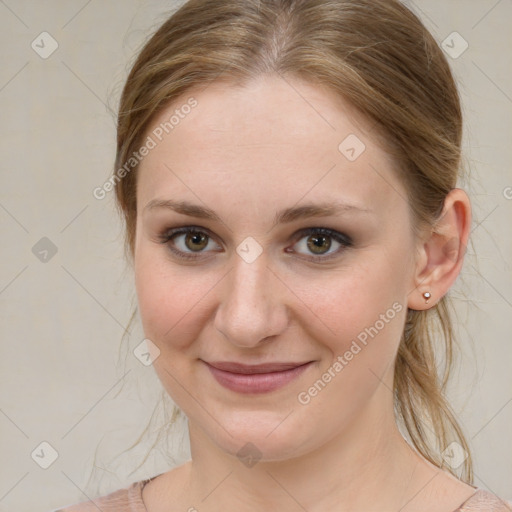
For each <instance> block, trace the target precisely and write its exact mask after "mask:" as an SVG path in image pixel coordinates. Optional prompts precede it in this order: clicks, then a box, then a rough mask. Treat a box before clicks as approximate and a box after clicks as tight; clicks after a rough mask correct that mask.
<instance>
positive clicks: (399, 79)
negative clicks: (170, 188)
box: [115, 0, 473, 483]
mask: <svg viewBox="0 0 512 512" xmlns="http://www.w3.org/2000/svg"><path fill="white" fill-rule="evenodd" d="M264 73H276V74H279V75H281V76H283V77H290V78H293V77H297V78H300V79H305V80H308V81H309V82H310V83H313V84H318V85H321V86H325V87H328V88H329V89H330V90H332V91H334V92H335V93H336V94H339V96H340V97H342V98H343V99H345V100H346V101H347V102H348V103H350V104H352V105H353V106H354V107H356V108H357V109H358V110H359V111H360V112H361V113H362V114H363V115H365V116H366V118H367V119H369V120H371V122H372V123H373V128H372V131H373V132H374V135H375V138H376V139H378V140H379V141H380V143H381V144H382V147H383V148H385V149H386V150H387V151H388V152H389V153H390V154H391V155H392V156H393V157H394V161H395V162H396V172H397V173H398V175H399V176H400V178H401V179H402V180H403V182H404V184H405V186H406V189H407V192H408V203H409V207H410V210H411V213H412V218H413V229H414V231H415V233H416V234H418V235H419V233H420V228H422V227H424V226H435V222H436V220H438V218H439V215H440V213H441V211H442V208H443V205H444V199H445V197H446V195H447V194H448V192H449V191H450V190H451V189H452V188H454V187H455V186H456V182H457V179H458V177H459V172H462V170H463V169H462V165H461V138H462V113H461V107H460V100H459V95H458V91H457V87H456V84H455V82H454V79H453V76H452V73H451V70H450V67H449V64H448V62H447V60H446V58H445V56H444V54H443V52H442V51H441V50H440V48H439V47H438V45H437V43H436V41H435V40H434V38H433V37H432V35H431V34H430V33H429V31H428V30H427V29H426V28H425V26H424V25H423V24H422V22H421V21H420V20H419V19H418V17H417V16H416V15H415V14H414V13H412V12H411V11H410V10H409V9H407V8H406V7H405V6H404V5H402V4H401V3H400V2H399V1H398V0H261V1H259V2H258V1H254V0H252V1H251V0H189V1H188V2H186V3H185V4H184V5H183V6H181V7H180V8H179V9H178V10H177V11H176V12H175V13H174V14H173V15H172V16H171V17H170V18H169V19H168V20H167V21H165V23H164V24H163V25H162V26H161V27H160V28H159V29H158V30H157V31H156V33H155V34H154V35H153V36H152V37H151V38H150V39H149V40H148V41H147V42H146V44H145V45H144V47H143V48H142V51H141V52H140V53H139V55H138V57H137V59H136V62H135V63H134V65H133V67H132V69H131V71H130V73H129V76H128V78H127V80H126V84H125V86H124V89H123V92H122V97H121V101H120V106H119V115H118V124H117V155H116V161H115V168H116V169H120V168H122V167H123V165H125V163H126V162H127V161H128V160H129V159H130V156H131V155H132V153H133V152H134V151H136V150H137V149H139V147H140V146H141V145H142V144H143V141H144V138H145V137H146V136H147V130H148V129H149V126H150V123H151V121H152V120H153V119H154V117H155V116H156V114H157V113H159V112H161V110H162V109H164V108H165V107H167V106H168V105H169V104H170V103H171V102H174V101H176V100H177V99H178V97H181V96H182V95H183V94H184V93H185V92H186V91H187V90H189V89H191V88H192V87H195V86H200V85H204V86H206V85H207V84H209V83H211V82H213V81H215V80H219V79H220V78H219V77H220V75H221V74H222V79H223V80H224V79H226V80H229V81H231V82H232V83H233V84H235V83H237V84H243V83H244V82H246V81H249V80H251V78H255V77H257V76H259V75H262V74H264ZM340 142H341V141H340ZM136 185H137V166H134V167H133V170H131V171H130V172H128V173H125V176H124V177H123V178H122V179H118V180H116V186H115V191H116V199H117V204H118V207H119V210H120V212H121V214H122V216H123V218H124V221H125V224H126V238H125V242H126V245H125V249H126V253H127V255H128V257H129V259H132V258H133V252H134V240H135V226H136V222H135V221H136V216H137V207H136ZM450 309H451V305H450V302H449V300H448V297H447V296H444V297H443V298H442V299H441V300H440V301H439V302H438V303H437V304H436V305H435V306H433V307H432V308H431V309H429V310H426V311H414V310H408V312H407V318H406V323H405V326H404V331H403V335H402V339H401V342H400V346H399V349H398V354H397V358H396V362H395V373H394V395H395V413H396V416H397V419H398V420H400V421H401V422H402V424H403V425H402V426H403V427H405V432H404V433H405V434H407V435H408V436H409V438H410V441H411V442H412V444H413V446H414V447H415V448H416V449H417V450H418V451H419V452H420V453H421V454H422V455H423V456H424V457H425V458H426V459H428V460H429V461H431V462H432V463H434V464H435V465H437V466H438V467H440V468H445V467H447V469H448V470H449V471H450V472H451V473H453V474H456V473H455V469H454V468H451V467H449V466H446V464H445V462H444V460H443V457H442V454H441V452H442V450H443V449H444V448H446V447H447V446H448V445H449V444H450V443H451V442H452V441H457V442H458V443H459V444H460V445H461V446H462V448H463V449H464V450H465V451H466V452H467V453H468V457H467V458H466V460H465V461H464V465H463V474H462V476H461V477H462V478H463V479H464V480H465V481H466V482H468V483H472V481H473V471H472V461H471V456H470V455H469V453H470V450H469V447H468V444H467V442H466V440H465V438H464V434H463V433H462V431H461V428H460V427H459V425H458V423H457V420H456V418H455V416H454V414H453V412H452V410H451V408H450V406H449V404H448V402H447V400H446V398H445V387H446V384H447V379H448V376H449V374H450V369H451V366H452V355H453V343H454V335H453V327H452V321H451V316H452V314H451V311H450ZM132 318H133V317H132ZM437 343H439V344H440V346H441V349H442V355H443V356H444V360H443V363H444V371H443V372H442V373H443V375H442V376H440V375H439V373H438V370H437V362H436V357H435V356H436V354H437V355H438V356H439V348H438V347H436V344H437ZM456 476H457V475H456Z"/></svg>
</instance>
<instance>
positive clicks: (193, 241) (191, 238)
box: [185, 231, 209, 252]
mask: <svg viewBox="0 0 512 512" xmlns="http://www.w3.org/2000/svg"><path fill="white" fill-rule="evenodd" d="M208 239H209V237H208V235H206V234H205V233H201V232H200V231H191V232H189V233H187V234H186V236H185V245H186V247H187V248H188V249H190V250H191V251H194V252H195V251H202V250H203V249H204V248H205V247H206V246H207V245H208Z"/></svg>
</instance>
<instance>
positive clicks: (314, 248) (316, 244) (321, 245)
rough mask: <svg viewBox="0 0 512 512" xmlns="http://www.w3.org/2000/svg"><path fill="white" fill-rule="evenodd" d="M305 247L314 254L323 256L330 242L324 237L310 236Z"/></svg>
mask: <svg viewBox="0 0 512 512" xmlns="http://www.w3.org/2000/svg"><path fill="white" fill-rule="evenodd" d="M307 246H308V249H309V250H310V251H311V252H312V253H314V254H324V252H327V251H328V250H329V249H330V248H331V240H330V238H329V237H328V236H325V235H311V236H309V237H308V239H307Z"/></svg>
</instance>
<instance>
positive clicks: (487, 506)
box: [53, 475, 512, 512]
mask: <svg viewBox="0 0 512 512" xmlns="http://www.w3.org/2000/svg"><path fill="white" fill-rule="evenodd" d="M157 476H160V475H156V476H154V477H152V478H147V479H145V480H140V481H139V482H134V483H132V484H131V485H130V486H129V487H125V488H123V489H118V490H117V491H114V492H112V493H110V494H107V495H105V496H101V497H99V498H96V499H94V500H91V501H84V502H81V503H77V504H75V505H70V506H68V507H65V508H60V509H58V510H54V511H53V512H98V511H99V510H100V511H101V512H148V510H147V509H146V506H145V505H144V501H143V500H142V489H143V488H144V486H145V485H146V484H147V483H148V482H150V481H151V480H153V478H156V477H157ZM511 511H512V503H511V502H509V501H504V500H501V499H500V498H498V497H497V496H495V495H494V494H492V493H490V492H488V491H485V490H483V489H478V488H476V490H475V493H474V494H473V495H472V496H471V497H470V498H469V499H467V500H466V501H465V502H464V503H461V504H460V505H459V508H457V509H456V510H454V511H453V512H511Z"/></svg>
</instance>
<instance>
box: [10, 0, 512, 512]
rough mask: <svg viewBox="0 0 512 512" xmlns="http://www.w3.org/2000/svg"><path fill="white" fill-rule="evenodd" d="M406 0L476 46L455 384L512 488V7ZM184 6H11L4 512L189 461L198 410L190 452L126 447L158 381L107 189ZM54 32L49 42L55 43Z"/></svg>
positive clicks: (472, 435) (469, 421)
mask: <svg viewBox="0 0 512 512" xmlns="http://www.w3.org/2000/svg"><path fill="white" fill-rule="evenodd" d="M179 3H181V2H179ZM407 4H408V5H410V6H411V8H413V10H414V11H416V12H417V13H418V14H419V15H420V17H421V18H422V19H423V20H424V22H425V23H426V25H427V26H428V28H429V29H430V30H431V31H432V33H433V34H434V36H435V37H436V39H437V40H438V41H439V42H440V43H441V41H443V40H444V39H445V38H446V37H447V36H448V35H449V34H451V33H452V32H453V31H457V32H458V33H459V34H460V35H461V36H462V37H463V38H464V39H465V40H466V41H467V42H468V44H469V47H468V49H467V50H466V51H465V52H464V53H463V54H462V55H461V56H460V57H458V58H456V59H453V58H451V57H450V58H449V60H450V62H451V64H452V69H453V70H454V73H455V75H456V77H457V79H458V81H459V86H460V91H461V95H462V99H463V102H464V113H465V117H466V123H467V124H466V132H465V150H466V160H467V163H468V165H469V166H470V168H471V172H472V179H471V181H470V182H468V183H463V184H461V186H463V187H464V188H466V189H467V190H468V191H469V193H470V196H471V199H472V203H473V208H474V219H473V231H472V239H473V243H474V247H470V248H469V251H468V258H467V260H466V262H465V266H464V269H463V273H462V275H461V277H460V278H459V280H458V281H457V283H456V285H455V287H454V289H453V296H454V297H456V298H457V308H458V310H459V312H460V319H459V320H460V328H459V336H460V341H461V349H462V352H461V357H460V358H459V363H460V364H459V365H458V367H457V368H456V372H455V374H454V380H453V385H452V387H451V391H450V397H451V399H452V401H453V404H454V407H455V409H456V411H457V413H458V414H459V417H460V419H461V421H462V423H463V425H464V427H465V430H466V433H467V436H468V439H469V440H470V443H471V446H472V448H473V451H474V453H473V454H474V458H475V463H476V464H475V474H476V478H475V484H476V485H477V486H479V487H482V488H484V489H488V490H491V491H492V492H495V493H496V494H498V495H500V496H502V497H504V498H509V499H510V498H512V429H511V425H512V377H511V374H512V372H511V371H510V368H511V362H512V339H511V335H510V332H511V330H512V272H511V266H510V257H511V255H512V235H511V229H510V224H511V222H510V221H511V220H512V199H507V197H506V196H508V198H511V197H512V189H511V188H507V187H512V173H511V170H510V162H511V161H512V144H511V127H512V80H511V78H512V75H511V69H512V65H511V58H510V53H509V51H510V48H511V47H512V35H511V34H512V30H511V28H512V27H511V26H510V20H511V19H512V2H510V0H501V1H497V0H478V1H477V0H465V1H461V0H449V1H447V0H435V1H432V0H428V1H427V0H421V1H420V0H416V1H415V2H414V3H413V2H407ZM176 5H177V3H176V2H171V1H162V0H160V1H156V0H153V1H136V0H123V1H121V0H117V1H113V0H107V1H99V0H92V1H86V0H73V1H71V0H67V1H64V0H60V1H58V0H48V1H45V2H39V1H36V0H32V1H29V0H5V1H0V46H1V48H2V55H3V59H2V65H1V66H0V109H1V120H2V123H1V133H0V150H1V160H0V162H1V164H0V165H1V173H2V181H1V183H2V185H1V188H0V225H1V237H2V259H1V262H2V264H1V270H0V304H1V308H2V309H1V310H2V321H1V340H2V352H1V354H2V357H1V359H0V383H1V387H0V432H1V434H0V435H1V437H0V439H1V440H2V443H1V452H0V457H1V460H2V461H4V462H3V464H2V465H1V467H0V512H5V511H17V512H28V511H31V512H34V511H35V510H40V511H49V510H51V509H53V508H56V507H59V506H63V505H65V504H71V503H75V502H78V501H82V500H85V499H87V498H88V497H94V496H96V495H97V494H98V493H102V494H103V493H106V492H110V491H112V490H114V489H117V488H119V487H122V486H125V485H128V484H129V483H131V482H133V481H135V480H139V479H142V478H144V477H147V476H153V475H155V474H157V473H159V472H163V471H166V470H167V469H168V468H170V466H171V465H172V464H178V463H181V462H183V461H184V460H186V459H187V458H188V443H187V438H186V435H185V434H186V431H185V427H186V423H185V422H183V421H182V422H181V423H180V424H179V425H178V427H179V428H178V429H177V430H176V433H175V434H174V435H173V437H172V438H171V441H172V443H171V445H170V447H169V449H170V450H172V451H173V457H174V462H172V461H171V462H167V461H166V460H165V458H164V457H163V455H162V454H161V453H160V452H154V453H153V454H152V455H151V456H150V457H149V458H148V460H147V461H146V463H145V464H144V465H143V466H142V467H141V468H140V469H139V470H137V471H135V472H133V471H134V469H135V468H136V466H137V465H138V464H140V463H141V462H142V458H143V456H144V454H145V452H144V450H145V449H147V447H148V444H147V441H145V444H144V445H142V446H141V447H139V448H138V449H136V450H132V451H131V452H127V453H125V454H123V455H121V456H120V457H118V458H117V459H114V457H115V456H116V455H118V454H119V452H121V451H122V450H124V449H126V448H128V447H129V445H130V444H131V443H133V442H134V441H135V440H136V439H137V437H138V436H139V434H140V433H141V432H142V429H143V428H144V426H145V425H146V423H147V421H148V419H149V416H150V414H151V411H152V410H153V407H154V405H155V404H156V402H157V399H158V397H159V396H160V395H159V393H160V385H159V382H158V380H157V379H156V377H155V376H154V374H153V370H152V368H151V366H149V367H145V366H143V365H142V364H141V363H140V362H139V361H138V360H137V359H136V358H135V357H134V356H133V354H132V353H131V351H132V350H133V348H134V347H136V346H137V345H138V344H139V343H140V341H141V340H142V339H143V334H142V332H141V330H140V327H138V326H136V327H135V328H133V329H132V332H131V335H130V337H129V340H128V344H129V346H127V345H126V344H124V345H123V346H122V348H120V342H121V336H122V333H123V327H124V326H125V325H126V324H127V321H128V319H129V316H130V311H131V307H132V305H133V304H132V299H133V286H132V277H131V274H130V271H129V269H127V267H126V265H125V263H124V261H123V253H122V231H121V225H120V223H119V221H118V218H117V216H116V213H115V211H114V207H113V205H114V203H113V197H112V194H109V195H108V197H107V198H105V199H103V200H97V199H95V198H94V197H93V195H92V191H93V189H94V188H95V187H98V186H101V184H102V183H103V182H104V181H105V179H106V178H107V177H108V175H109V173H110V170H111V166H112V163H113V158H114V140H115V131H114V117H113V116H112V114H111V112H110V111H109V109H112V110H114V111H115V109H116V106H117V101H118V96H119V91H120V88H121V86H122V83H123V78H124V77H125V76H126V73H127V70H128V67H129V63H130V62H132V59H133V57H134V55H135V52H136V51H137V48H138V47H139V45H140V44H141V43H142V41H143V39H144V38H145V37H147V36H148V34H149V32H148V31H150V30H152V29H154V28H156V27H157V26H158V25H159V24H160V23H161V22H162V21H163V20H164V19H165V18H166V17H167V15H168V13H169V12H170V11H172V10H173V9H174V8H175V6H176ZM43 31H47V32H48V33H49V34H51V36H52V37H53V38H54V39H55V40H56V42H57V44H58V48H57V50H56V51H55V52H54V53H53V54H52V55H50V56H49V57H48V58H46V59H43V58H41V57H40V55H39V54H38V53H36V51H35V50H34V49H32V47H31V43H32V41H33V40H36V43H37V42H38V41H40V40H41V38H39V39H36V38H37V36H38V35H39V34H40V33H41V32H43ZM42 37H45V38H47V39H45V41H46V42H45V43H44V48H42V46H43V45H42V44H41V43H39V46H40V47H39V48H38V51H39V52H43V51H48V50H49V49H51V42H50V40H49V39H48V36H42ZM43 237H47V238H48V239H50V240H51V242H52V243H53V244H54V246H55V247H56V248H57V253H56V254H55V255H53V256H52V253H51V252H49V253H48V255H47V259H48V261H46V262H44V261H40V259H39V258H38V257H36V255H35V254H34V253H33V252H32V248H33V247H34V245H35V244H36V243H38V242H39V241H40V239H41V238H43ZM39 243H40V244H43V245H44V243H47V242H44V241H43V242H39ZM36 247H39V246H36ZM44 248H45V247H43V249H44ZM46 248H47V247H46ZM40 250H42V249H41V248H40ZM36 252H37V251H36ZM474 252H476V253H477V255H478V259H476V258H475V256H474V254H473V253H474ZM40 256H41V257H42V256H43V255H42V254H41V255H40ZM157 420H158V419H157ZM157 424H158V421H157V422H156V423H155V425H157ZM43 441H46V442H48V443H49V444H50V445H51V446H52V447H53V448H54V449H55V450H56V451H57V453H58V457H57V459H56V460H55V461H54V462H53V464H51V465H50V466H49V467H48V469H42V468H41V467H40V466H39V465H38V464H37V463H36V462H35V460H37V461H38V462H39V463H43V462H44V461H43V459H44V460H45V461H47V462H48V461H49V460H50V459H49V458H48V457H49V454H51V450H50V449H49V448H48V447H45V445H43V446H42V447H41V446H40V443H41V442H43ZM34 450H36V451H35V453H34V456H33V457H34V458H32V456H31V454H32V453H33V452H34ZM41 450H43V452H41ZM41 453H44V457H43V456H42V455H41ZM37 454H39V457H38V455H37ZM95 456H96V460H95ZM45 457H46V459H45ZM93 464H95V465H96V469H94V471H93Z"/></svg>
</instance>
